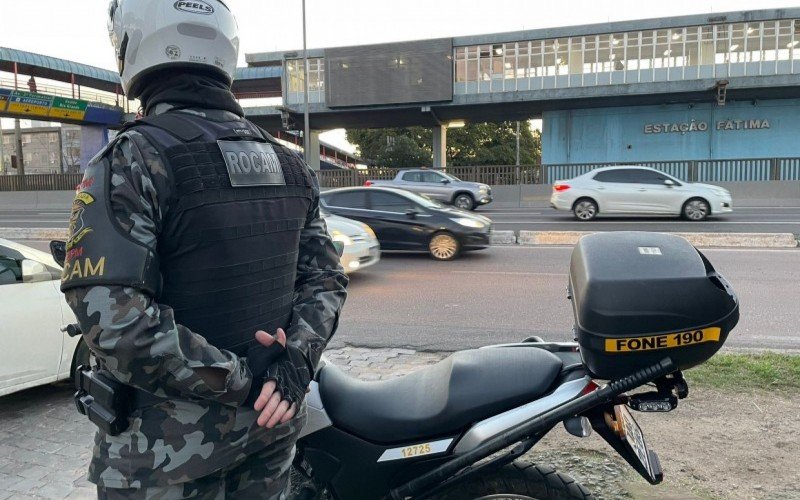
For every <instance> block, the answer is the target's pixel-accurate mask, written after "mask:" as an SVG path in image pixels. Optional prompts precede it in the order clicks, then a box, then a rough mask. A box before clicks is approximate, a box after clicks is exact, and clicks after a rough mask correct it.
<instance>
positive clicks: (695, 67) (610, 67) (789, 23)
mask: <svg viewBox="0 0 800 500" xmlns="http://www.w3.org/2000/svg"><path fill="white" fill-rule="evenodd" d="M454 59H455V67H454V71H455V79H456V82H481V81H483V82H490V81H493V82H495V83H493V84H491V85H489V86H485V85H478V86H471V87H470V86H463V87H460V88H461V89H463V90H460V92H500V91H509V90H517V89H520V88H522V89H537V88H551V87H552V86H553V85H555V86H556V87H559V86H567V85H569V86H575V85H596V84H608V83H612V84H616V83H623V82H626V83H630V82H637V81H639V82H648V81H664V80H666V79H669V80H676V79H677V80H680V79H697V78H719V77H727V76H741V75H757V74H776V73H778V74H788V73H792V72H797V68H796V64H794V65H793V64H788V63H783V64H782V63H781V61H786V62H788V61H791V60H798V59H800V20H778V21H763V22H747V23H723V24H715V25H705V26H688V27H676V28H665V29H657V30H643V31H632V32H625V33H612V34H601V35H586V36H576V37H571V38H559V39H539V40H520V41H517V42H514V43H504V44H487V45H475V46H469V47H457V48H455V50H454ZM772 62H774V63H775V64H764V63H772ZM747 63H759V64H757V65H755V66H753V65H746V64H747ZM622 71H625V73H624V74H622V75H620V74H619V73H618V72H622ZM603 73H612V75H610V76H605V77H603V78H601V77H600V75H601V74H603ZM563 75H582V77H581V78H580V79H577V80H576V79H574V78H569V79H564V78H556V79H555V81H553V80H549V79H547V78H543V77H553V76H563ZM593 75H597V77H593ZM525 79H529V80H530V81H531V83H530V84H526V85H524V86H520V85H519V83H518V82H519V80H525ZM497 80H502V82H501V84H500V85H497V84H496V83H497ZM510 80H517V82H514V83H512V82H510Z"/></svg>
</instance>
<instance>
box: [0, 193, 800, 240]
mask: <svg viewBox="0 0 800 500" xmlns="http://www.w3.org/2000/svg"><path fill="white" fill-rule="evenodd" d="M798 204H799V205H800V200H799V201H798ZM478 213H480V214H483V215H486V216H487V217H489V218H491V219H492V220H494V222H495V229H496V230H500V231H503V230H512V231H520V230H532V231H619V230H638V231H667V232H670V231H677V232H690V231H691V232H746V233H762V232H766V233H795V234H798V233H800V206H798V207H791V208H739V209H737V210H736V212H734V213H733V214H730V215H725V216H722V217H719V218H713V219H710V220H709V221H707V222H686V221H682V220H680V219H676V218H654V217H650V218H598V219H597V220H595V221H592V222H579V221H576V220H574V219H573V218H572V216H571V214H569V213H566V212H556V211H555V210H553V209H551V208H546V207H541V208H509V209H498V208H489V207H482V208H480V209H479V210H478ZM68 219H69V213H68V212H67V211H65V210H63V211H58V210H42V211H14V210H0V227H47V228H53V227H66V226H67V220H68Z"/></svg>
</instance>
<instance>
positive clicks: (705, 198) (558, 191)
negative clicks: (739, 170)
mask: <svg viewBox="0 0 800 500" xmlns="http://www.w3.org/2000/svg"><path fill="white" fill-rule="evenodd" d="M550 205H552V206H553V208H555V209H556V210H567V211H570V212H572V213H573V214H574V215H575V218H576V219H578V220H584V221H587V220H592V219H594V218H595V217H597V215H598V214H603V215H612V214H613V215H617V214H619V215H624V214H628V215H677V216H681V217H683V218H685V219H687V220H691V221H701V220H704V219H705V218H706V217H708V216H710V215H720V214H727V213H730V212H732V211H733V201H732V200H731V193H730V192H728V190H726V189H723V188H721V187H719V186H712V185H710V184H699V183H692V182H684V181H679V180H678V179H676V178H674V177H672V176H669V175H667V174H665V173H663V172H660V171H658V170H654V169H652V168H647V167H637V166H624V167H606V168H598V169H596V170H592V171H591V172H589V173H587V174H583V175H579V176H578V177H575V178H574V179H570V180H568V181H556V182H555V183H553V194H552V196H551V197H550Z"/></svg>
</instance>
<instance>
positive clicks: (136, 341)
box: [65, 131, 252, 405]
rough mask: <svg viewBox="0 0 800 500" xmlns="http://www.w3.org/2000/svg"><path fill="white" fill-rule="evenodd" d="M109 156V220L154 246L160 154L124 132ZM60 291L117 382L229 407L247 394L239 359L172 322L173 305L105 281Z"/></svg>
mask: <svg viewBox="0 0 800 500" xmlns="http://www.w3.org/2000/svg"><path fill="white" fill-rule="evenodd" d="M107 154H110V155H111V157H110V168H111V183H110V184H111V187H110V188H109V190H110V192H109V193H107V196H108V197H109V200H110V207H111V210H112V212H113V216H114V219H115V221H116V222H117V224H118V225H119V226H120V227H121V228H122V230H123V231H125V232H127V233H128V234H129V235H130V236H131V237H132V238H133V239H135V240H136V241H138V242H140V243H141V244H143V245H146V246H148V247H151V248H155V245H156V241H157V237H158V233H159V231H160V228H161V221H162V214H163V213H164V212H165V211H166V210H167V200H168V199H169V196H170V182H169V178H168V176H167V173H166V171H165V169H164V166H163V164H162V162H161V160H160V156H159V154H158V152H157V151H156V149H155V148H154V147H153V146H152V145H151V144H150V143H149V142H148V141H147V139H145V137H144V136H142V135H141V134H139V133H137V132H136V131H129V132H126V133H125V135H124V136H123V137H121V138H120V139H118V140H117V142H116V144H115V145H114V147H113V149H112V150H111V152H110V153H107ZM98 236H100V235H98ZM65 295H66V299H67V302H68V303H69V305H70V307H71V308H72V310H73V311H74V312H75V315H76V317H77V319H78V321H79V323H80V325H81V328H82V330H83V332H84V333H83V339H84V341H85V342H86V343H87V345H88V346H89V348H90V349H91V350H92V351H93V353H94V354H95V355H96V356H97V358H98V360H99V362H100V364H101V365H102V366H103V367H104V368H106V369H108V370H109V371H110V372H111V373H112V374H113V375H114V376H115V377H116V378H118V379H119V380H120V381H122V382H124V383H126V384H129V385H132V386H134V387H138V388H140V389H144V390H146V391H149V392H152V393H155V394H156V395H159V396H164V397H178V398H183V399H213V400H216V401H218V402H221V403H223V404H231V405H239V404H240V403H241V402H242V401H244V399H245V397H246V396H247V393H248V391H249V389H250V383H251V380H252V377H251V375H250V371H249V369H248V368H247V366H246V364H245V362H244V360H243V359H241V358H239V357H237V356H236V355H234V354H233V353H230V352H227V351H220V350H219V349H217V348H215V347H214V346H212V345H209V344H208V342H206V340H205V338H203V337H202V336H200V335H197V334H195V333H193V332H192V331H190V330H189V329H188V328H185V327H183V326H181V325H178V324H176V323H175V318H174V315H173V311H172V309H170V308H169V307H166V306H163V305H160V304H157V303H156V302H155V301H154V300H153V297H151V296H150V295H149V294H147V293H145V292H143V291H141V290H138V289H136V288H130V287H123V286H113V285H104V286H86V287H80V288H74V289H71V290H67V292H66V293H65Z"/></svg>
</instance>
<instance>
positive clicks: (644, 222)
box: [493, 220, 800, 229]
mask: <svg viewBox="0 0 800 500" xmlns="http://www.w3.org/2000/svg"><path fill="white" fill-rule="evenodd" d="M493 222H494V223H495V225H500V224H569V225H581V226H584V227H586V228H587V229H588V228H589V227H590V226H594V225H600V224H678V225H680V224H685V225H686V226H687V227H689V226H697V225H700V224H770V225H784V226H786V225H792V224H800V221H785V222H782V221H764V222H757V221H740V222H736V221H708V222H684V223H681V222H677V221H667V220H665V221H603V220H597V221H594V222H589V223H587V222H581V221H508V222H506V221H493Z"/></svg>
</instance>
